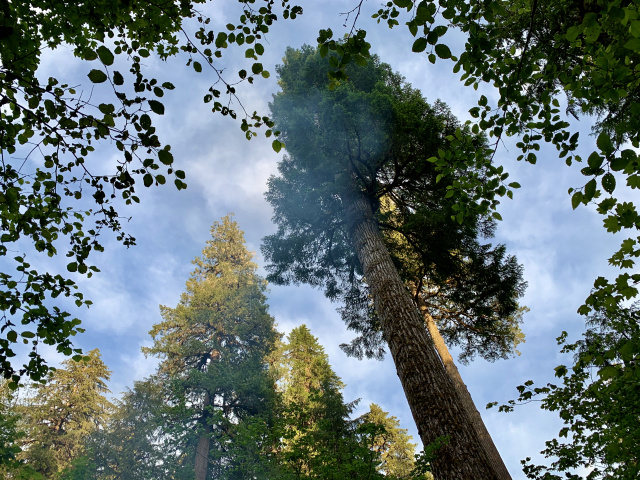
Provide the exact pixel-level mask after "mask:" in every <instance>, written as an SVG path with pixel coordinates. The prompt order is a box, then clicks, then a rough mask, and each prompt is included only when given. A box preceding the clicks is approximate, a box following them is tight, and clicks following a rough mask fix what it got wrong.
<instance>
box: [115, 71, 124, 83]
mask: <svg viewBox="0 0 640 480" xmlns="http://www.w3.org/2000/svg"><path fill="white" fill-rule="evenodd" d="M113 84H114V85H123V84H124V78H123V77H122V74H121V73H120V72H118V71H115V72H113Z"/></svg>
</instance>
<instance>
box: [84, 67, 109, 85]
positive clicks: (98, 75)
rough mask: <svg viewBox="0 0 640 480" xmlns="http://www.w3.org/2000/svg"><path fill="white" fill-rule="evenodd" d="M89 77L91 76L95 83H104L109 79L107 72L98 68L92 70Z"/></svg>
mask: <svg viewBox="0 0 640 480" xmlns="http://www.w3.org/2000/svg"><path fill="white" fill-rule="evenodd" d="M87 77H89V80H91V81H92V82H93V83H103V82H106V80H107V74H106V73H104V72H103V71H102V70H96V69H93V70H91V71H90V72H89V74H88V75H87Z"/></svg>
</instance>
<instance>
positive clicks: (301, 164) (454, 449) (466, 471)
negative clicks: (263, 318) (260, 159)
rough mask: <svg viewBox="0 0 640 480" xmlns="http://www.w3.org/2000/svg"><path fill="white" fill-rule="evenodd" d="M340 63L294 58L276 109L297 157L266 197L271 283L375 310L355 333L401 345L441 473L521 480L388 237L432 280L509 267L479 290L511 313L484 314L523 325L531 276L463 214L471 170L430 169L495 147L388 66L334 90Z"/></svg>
mask: <svg viewBox="0 0 640 480" xmlns="http://www.w3.org/2000/svg"><path fill="white" fill-rule="evenodd" d="M328 62H329V60H328V59H327V58H324V59H323V58H321V56H320V55H319V54H318V53H317V52H315V51H314V50H313V49H311V48H308V47H306V48H303V49H302V50H301V51H295V50H291V49H289V50H288V51H287V55H286V57H285V59H284V64H283V65H282V66H280V67H279V70H278V73H279V74H280V86H281V88H282V90H283V91H282V93H280V94H278V95H277V96H276V97H275V98H274V102H273V104H272V106H271V108H272V113H273V117H274V120H275V121H276V124H277V127H278V129H279V130H281V131H282V138H283V140H284V141H285V142H286V146H287V150H288V152H289V156H288V157H285V158H284V159H283V161H282V162H281V163H280V166H279V171H280V176H279V177H274V178H271V179H270V182H269V191H268V193H267V199H268V200H269V201H270V202H271V204H272V205H273V207H274V211H275V215H274V220H275V222H276V223H277V224H278V227H279V229H278V233H276V234H275V235H272V236H270V237H267V238H266V239H265V242H264V252H265V254H266V256H267V258H268V259H269V260H270V261H271V265H270V266H269V269H270V274H269V277H268V278H269V279H270V280H272V281H275V282H278V283H288V282H306V283H310V284H311V285H316V286H322V287H324V289H325V293H326V295H327V296H328V297H329V298H332V299H342V300H346V301H347V302H351V300H352V299H353V298H356V299H358V300H359V304H358V305H360V306H363V307H364V308H365V310H371V308H370V307H371V303H373V307H374V308H375V318H374V320H375V321H376V322H378V326H379V328H376V325H373V324H372V316H371V315H360V314H359V312H356V315H355V316H354V318H358V319H361V323H360V325H356V328H365V329H367V331H369V332H374V333H375V332H376V330H378V329H379V331H380V335H379V336H378V338H384V340H385V341H386V342H387V343H388V345H389V348H390V351H391V354H392V356H393V357H394V361H395V362H396V366H397V369H398V374H399V376H400V380H401V382H402V384H403V386H404V390H405V393H406V394H407V398H408V401H409V404H410V405H411V408H412V412H413V414H414V418H415V420H416V423H417V425H418V431H419V432H420V435H421V438H422V441H423V443H424V444H425V445H429V444H430V443H432V442H434V441H436V440H437V439H438V438H447V439H448V441H447V442H446V444H444V445H443V447H442V448H441V449H440V450H439V451H438V455H437V457H436V458H435V460H434V462H433V467H434V471H436V473H437V474H440V475H441V476H442V477H446V478H451V479H456V478H460V479H466V478H470V477H479V478H488V479H489V478H508V472H506V469H504V467H502V471H500V465H497V463H501V461H499V462H496V461H494V460H492V459H490V458H489V457H490V454H489V453H487V451H486V449H485V445H484V444H485V443H486V442H484V441H483V440H482V439H480V438H479V435H478V433H477V432H476V431H475V428H472V427H471V426H470V425H469V424H470V420H469V415H468V414H467V413H466V407H465V405H464V404H463V403H462V401H461V400H460V398H459V395H458V393H457V392H456V390H455V389H454V386H453V384H452V382H451V380H450V379H449V378H448V375H447V373H446V371H445V369H444V367H443V365H442V360H441V359H440V358H439V356H438V354H437V353H436V351H435V350H434V346H433V341H432V339H431V338H430V337H429V334H428V333H427V331H426V329H425V326H424V319H423V317H422V315H421V313H420V312H419V310H418V308H417V306H416V304H415V303H414V301H413V300H412V298H411V295H410V293H409V291H408V290H407V288H406V286H405V283H404V282H403V280H402V279H401V277H400V276H399V274H398V270H399V269H400V270H401V271H402V263H401V262H400V261H399V260H400V258H399V256H396V258H395V263H394V259H393V258H392V257H391V255H390V252H391V253H393V252H394V249H393V248H392V247H393V246H392V245H391V246H390V245H389V239H388V236H387V237H385V235H384V234H383V233H382V232H383V231H396V232H397V233H399V234H400V235H402V236H403V237H404V239H406V241H407V243H408V245H410V246H411V248H412V249H413V251H414V252H415V253H417V254H419V255H420V261H421V264H422V265H423V266H424V268H425V269H426V270H427V271H428V272H429V275H430V277H431V278H433V279H435V280H437V281H438V282H440V283H442V284H444V283H446V282H449V281H450V280H451V279H456V278H463V275H464V274H465V271H467V272H468V270H469V269H472V270H473V271H478V272H483V271H485V272H486V271H488V270H489V268H497V270H498V271H500V267H505V268H504V269H503V274H502V276H501V275H498V276H497V277H496V276H494V277H487V276H483V275H481V274H478V275H476V276H475V277H473V278H472V280H473V281H470V284H473V282H477V283H478V285H476V287H479V286H482V281H481V279H489V280H491V281H492V282H493V283H494V285H493V286H494V287H495V288H496V289H497V290H501V291H502V293H501V295H499V296H497V297H496V298H497V299H498V300H500V299H502V300H505V299H506V300H508V301H506V302H504V305H503V306H504V309H503V310H502V311H501V312H500V315H499V316H491V315H489V316H487V317H485V318H486V319H488V320H489V323H491V322H492V321H493V322H495V320H496V318H498V317H500V318H503V317H505V316H508V315H511V314H513V313H514V312H515V311H516V310H517V308H518V305H517V302H515V301H513V300H514V298H517V297H518V295H519V293H520V291H521V279H520V275H521V273H520V271H519V269H518V268H515V269H514V268H507V267H509V262H510V260H509V259H508V258H505V257H504V253H503V250H501V248H502V247H497V248H494V249H491V247H489V246H488V245H484V246H483V245H482V244H481V243H480V241H479V238H481V237H482V236H490V235H491V233H492V228H493V227H492V225H493V224H492V221H491V220H490V219H487V218H485V217H481V216H476V217H473V216H469V215H467V216H465V215H462V212H459V211H457V209H459V208H460V207H459V205H458V204H457V203H456V202H454V201H452V200H451V199H450V195H448V192H449V191H450V189H451V185H453V184H454V183H455V182H456V180H457V178H458V176H459V175H461V174H463V173H467V172H455V171H454V172H452V173H450V174H448V175H440V174H438V173H437V172H436V170H435V168H434V166H433V164H432V163H431V162H430V161H429V159H430V158H432V157H433V156H434V155H437V153H438V150H440V149H444V150H446V149H447V145H448V142H450V141H451V139H453V138H455V139H456V140H457V141H458V142H459V143H460V146H459V148H458V152H459V153H460V154H462V153H465V152H464V150H466V151H470V150H474V151H479V152H482V151H483V148H485V146H484V142H483V139H482V138H478V137H475V136H473V135H471V134H470V133H469V132H465V131H463V130H461V129H460V128H459V125H458V124H457V122H456V120H455V118H453V116H452V115H451V114H450V112H449V111H448V109H447V108H446V106H444V105H443V104H441V103H436V104H434V105H433V106H430V105H428V104H427V103H426V101H425V100H424V99H423V98H422V96H421V94H420V92H418V91H416V90H414V89H412V88H411V87H409V86H408V85H406V84H405V83H404V82H403V80H402V78H401V77H400V76H399V75H397V74H394V73H393V72H392V71H391V69H390V68H389V67H388V66H387V65H385V64H382V63H380V62H379V60H378V59H377V58H374V59H372V61H371V62H369V64H368V65H367V67H366V68H355V67H354V68H353V69H351V70H350V71H349V72H348V75H349V78H350V81H349V82H344V83H342V84H340V85H338V86H336V85H335V84H334V85H333V87H335V88H334V89H333V90H330V89H328V88H327V81H326V75H325V74H324V71H325V70H326V68H327V65H328ZM477 174H478V175H482V172H477ZM385 198H390V199H391V200H392V201H393V202H394V204H395V206H396V207H395V209H394V210H393V212H394V216H393V218H391V216H390V215H388V214H387V213H386V212H385V211H384V210H383V209H381V204H382V203H383V201H384V199H385ZM396 212H397V213H396ZM452 217H455V218H456V220H457V221H454V220H452ZM396 220H399V221H396ZM381 229H382V231H381ZM501 251H502V254H501ZM491 256H493V257H494V259H495V261H489V259H490V257H491ZM496 280H499V282H496ZM450 283H452V284H453V285H455V283H453V282H450ZM365 285H366V287H367V289H368V290H365V288H364V286H365ZM458 291H459V292H463V291H466V293H467V295H470V294H473V293H474V291H475V292H478V294H480V292H483V291H485V290H484V289H478V288H476V289H474V287H466V288H462V287H460V288H458ZM449 297H450V298H451V300H452V301H453V302H455V301H456V298H455V296H452V295H449ZM461 298H463V296H462V295H461ZM370 299H371V300H372V301H373V302H371V300H370ZM479 305H480V304H479ZM347 306H349V304H348V305H347ZM498 458H499V457H498Z"/></svg>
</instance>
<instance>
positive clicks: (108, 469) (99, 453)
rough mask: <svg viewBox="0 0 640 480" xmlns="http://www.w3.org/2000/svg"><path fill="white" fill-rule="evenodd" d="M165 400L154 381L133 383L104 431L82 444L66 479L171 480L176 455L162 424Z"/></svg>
mask: <svg viewBox="0 0 640 480" xmlns="http://www.w3.org/2000/svg"><path fill="white" fill-rule="evenodd" d="M165 398H166V395H165V394H164V392H163V385H162V384H161V383H160V382H158V381H157V379H156V378H155V377H151V378H149V379H146V380H144V381H138V382H135V384H134V386H133V389H132V390H128V391H127V392H125V393H124V394H123V396H122V399H120V400H119V401H117V402H116V404H115V408H114V410H113V413H112V414H111V415H110V416H109V419H108V421H107V424H106V425H105V427H104V428H103V429H100V430H99V431H97V432H95V433H94V434H93V435H91V437H90V438H88V439H87V450H88V453H87V455H86V457H85V459H81V460H82V461H81V462H79V463H77V464H75V465H74V467H73V469H72V470H71V471H70V475H69V476H70V479H76V478H78V479H83V480H85V477H86V480H88V479H93V478H98V479H100V480H112V479H120V478H126V479H129V480H146V479H150V478H153V479H157V480H163V479H170V478H176V474H177V473H179V472H180V461H181V453H180V452H177V451H176V450H175V448H172V447H175V443H176V442H173V441H172V440H173V438H172V431H171V428H167V427H169V425H168V424H167V423H168V422H167V421H166V420H167V418H166V417H167V416H166V406H165V405H164V404H163V400H165Z"/></svg>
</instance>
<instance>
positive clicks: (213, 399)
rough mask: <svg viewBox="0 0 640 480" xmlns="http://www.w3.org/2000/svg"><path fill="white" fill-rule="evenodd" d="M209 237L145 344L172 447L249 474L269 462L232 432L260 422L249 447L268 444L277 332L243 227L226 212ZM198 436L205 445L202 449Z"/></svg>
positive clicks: (224, 470) (220, 474) (221, 470)
mask: <svg viewBox="0 0 640 480" xmlns="http://www.w3.org/2000/svg"><path fill="white" fill-rule="evenodd" d="M211 236H212V238H211V240H209V241H207V245H206V247H205V248H204V250H203V251H202V257H198V258H196V259H195V260H194V262H193V263H194V265H195V270H194V271H193V272H192V274H191V277H190V278H189V280H188V281H187V285H186V291H185V293H183V294H182V296H181V298H180V302H179V304H178V305H177V306H176V308H169V307H166V306H162V307H161V314H162V318H163V321H162V322H160V323H158V324H156V325H155V326H154V327H153V329H152V330H151V332H150V333H151V335H152V337H153V339H154V344H153V346H152V347H149V348H145V349H143V350H144V351H145V353H146V354H151V355H155V356H158V357H160V359H161V363H160V366H159V367H158V375H159V380H160V381H161V382H162V383H163V384H164V386H165V389H164V391H165V395H166V397H165V398H164V402H166V403H167V404H168V405H169V406H170V408H169V409H168V411H167V416H168V417H169V419H168V421H169V423H170V426H169V428H171V429H172V435H173V436H174V441H177V446H176V447H174V448H175V450H176V451H182V452H189V454H188V456H187V458H188V459H189V460H188V462H189V465H193V461H194V458H196V457H197V456H203V457H204V458H206V459H207V460H206V463H209V464H210V467H211V475H212V476H213V477H214V478H220V479H222V478H236V476H238V475H240V476H245V475H248V476H253V475H256V474H257V473H256V471H255V470H256V469H258V470H260V469H263V468H267V469H268V468H269V465H266V464H265V465H261V464H260V462H261V461H262V460H264V461H265V462H266V460H267V459H268V457H267V456H262V455H259V454H256V455H251V453H254V452H251V451H243V448H242V446H243V444H242V443H241V442H235V441H234V439H235V438H236V437H238V436H242V435H253V434H255V433H256V429H258V430H259V429H262V434H259V435H258V434H256V435H255V436H253V447H254V449H256V450H257V452H255V453H259V452H263V451H265V450H263V449H266V448H267V447H268V446H269V442H270V441H271V439H270V437H269V436H268V435H267V433H268V426H269V425H270V423H271V422H272V419H271V415H272V409H271V404H272V402H273V401H274V399H273V395H274V387H273V381H272V379H271V377H270V375H269V374H268V371H267V368H266V358H267V357H268V355H269V354H270V352H271V351H272V350H273V348H274V344H275V340H276V337H277V334H276V332H275V330H274V322H273V318H272V317H271V316H270V315H269V314H268V312H267V305H266V303H265V302H266V298H265V295H264V292H265V288H266V283H265V281H264V280H263V279H261V278H260V277H259V276H258V275H257V274H256V269H257V266H256V264H255V263H254V262H253V261H252V254H251V253H250V252H249V251H247V248H246V246H245V244H244V237H243V232H242V231H241V230H240V229H239V228H238V225H237V224H236V223H235V222H234V221H233V220H232V219H231V216H226V217H224V218H223V219H222V222H215V223H214V225H213V226H212V228H211ZM171 425H173V427H171ZM202 442H205V443H206V445H210V446H209V447H207V448H205V449H203V450H202V451H201V450H200V448H201V447H200V445H202ZM195 444H198V447H196V445H195ZM245 455H246V456H247V457H251V459H252V461H253V463H251V462H249V463H248V462H247V461H245V460H246V457H245ZM256 462H257V463H256ZM266 463H268V462H266ZM196 464H197V462H196ZM188 468H193V467H192V466H190V467H188ZM190 475H191V477H192V478H193V470H191V474H190Z"/></svg>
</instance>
